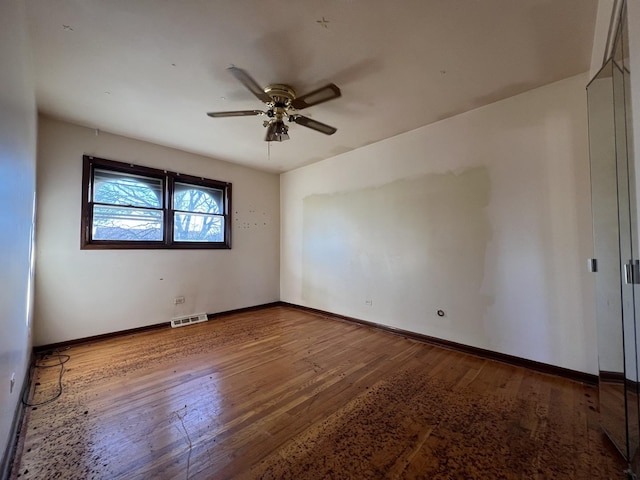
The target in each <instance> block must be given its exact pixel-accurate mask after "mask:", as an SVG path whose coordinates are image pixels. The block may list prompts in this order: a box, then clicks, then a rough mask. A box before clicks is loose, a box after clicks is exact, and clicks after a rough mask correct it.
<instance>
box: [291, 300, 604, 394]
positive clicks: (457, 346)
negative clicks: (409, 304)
mask: <svg viewBox="0 0 640 480" xmlns="http://www.w3.org/2000/svg"><path fill="white" fill-rule="evenodd" d="M280 304H281V305H283V306H288V307H292V308H297V309H300V310H304V311H307V312H310V313H315V314H318V315H322V316H325V317H330V318H335V319H338V320H344V321H347V322H351V323H357V324H359V325H364V326H367V327H371V328H375V329H377V330H383V331H385V332H388V333H393V334H395V335H400V336H403V337H406V338H411V339H412V340H418V341H420V342H424V343H428V344H431V345H437V346H439V347H444V348H448V349H451V350H456V351H459V352H463V353H468V354H470V355H475V356H476V357H481V358H486V359H489V360H495V361H498V362H502V363H507V364H509V365H514V366H516V367H524V368H528V369H529V370H534V371H536V372H541V373H546V374H549V375H555V376H558V377H563V378H568V379H569V380H573V381H576V382H581V383H586V384H588V385H597V384H598V376H597V375H593V374H590V373H585V372H579V371H577V370H571V369H568V368H563V367H558V366H556V365H550V364H548V363H542V362H537V361H535V360H529V359H526V358H521V357H516V356H514V355H508V354H506V353H500V352H494V351H492V350H486V349H484V348H478V347H472V346H470V345H465V344H462V343H457V342H452V341H450V340H443V339H441V338H437V337H431V336H429V335H423V334H421V333H416V332H412V331H410V330H403V329H401V328H395V327H390V326H388V325H382V324H380V323H375V322H369V321H367V320H361V319H359V318H353V317H348V316H345V315H339V314H336V313H331V312H326V311H324V310H318V309H317V308H311V307H305V306H302V305H296V304H294V303H287V302H280Z"/></svg>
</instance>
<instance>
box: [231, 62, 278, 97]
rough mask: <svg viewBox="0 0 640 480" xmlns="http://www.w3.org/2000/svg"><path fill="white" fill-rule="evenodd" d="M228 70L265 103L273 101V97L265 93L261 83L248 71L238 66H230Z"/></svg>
mask: <svg viewBox="0 0 640 480" xmlns="http://www.w3.org/2000/svg"><path fill="white" fill-rule="evenodd" d="M227 70H229V72H231V74H232V75H233V76H234V77H236V80H238V81H239V82H240V83H242V84H243V85H244V86H245V87H247V89H248V90H249V91H250V92H251V93H253V94H254V95H255V96H256V97H258V99H259V100H262V101H263V102H264V103H268V102H270V101H271V97H270V96H269V95H267V94H266V93H264V90H263V89H262V87H261V86H260V85H258V82H256V81H255V80H254V79H253V77H252V76H251V75H249V74H248V73H247V72H245V71H244V70H242V69H241V68H238V67H229V68H227Z"/></svg>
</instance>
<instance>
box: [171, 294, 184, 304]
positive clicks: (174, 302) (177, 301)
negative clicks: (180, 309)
mask: <svg viewBox="0 0 640 480" xmlns="http://www.w3.org/2000/svg"><path fill="white" fill-rule="evenodd" d="M181 303H184V297H183V296H182V295H181V296H179V297H176V298H174V299H173V304H174V305H180V304H181Z"/></svg>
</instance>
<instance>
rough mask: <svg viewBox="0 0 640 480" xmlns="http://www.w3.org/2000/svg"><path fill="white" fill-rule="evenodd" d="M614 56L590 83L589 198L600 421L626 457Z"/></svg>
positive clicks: (588, 91) (588, 93)
mask: <svg viewBox="0 0 640 480" xmlns="http://www.w3.org/2000/svg"><path fill="white" fill-rule="evenodd" d="M614 68H615V67H614V63H613V60H609V61H608V62H607V64H606V65H605V66H604V67H603V68H602V70H600V72H599V73H598V75H597V76H596V77H595V78H594V79H593V80H592V81H591V83H590V84H589V86H588V87H587V99H588V108H589V149H590V160H591V202H592V215H593V236H594V254H595V258H596V261H597V265H596V268H595V270H596V274H595V285H596V318H597V336H598V337H597V338H598V367H599V381H600V385H599V386H600V390H599V394H600V420H601V424H602V427H603V429H604V431H605V432H606V433H607V435H608V436H609V438H610V439H611V440H612V441H613V443H614V444H615V445H616V447H617V448H618V449H619V450H620V452H621V453H622V454H623V455H624V456H625V458H628V454H629V452H628V445H627V436H628V435H627V412H626V392H625V352H624V335H623V332H624V325H623V314H622V294H621V292H622V275H621V272H622V267H621V262H622V259H623V258H624V256H623V255H622V254H621V251H620V244H621V242H620V238H621V230H620V214H619V208H618V204H619V198H618V168H617V167H618V166H617V158H616V136H615V109H614V89H613V71H614Z"/></svg>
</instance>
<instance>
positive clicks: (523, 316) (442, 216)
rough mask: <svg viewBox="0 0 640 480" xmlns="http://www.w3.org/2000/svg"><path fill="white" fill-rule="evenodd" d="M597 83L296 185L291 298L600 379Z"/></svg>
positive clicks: (437, 130)
mask: <svg viewBox="0 0 640 480" xmlns="http://www.w3.org/2000/svg"><path fill="white" fill-rule="evenodd" d="M586 81H587V76H586V75H579V76H576V77H572V78H569V79H566V80H563V81H560V82H557V83H554V84H551V85H547V86H545V87H542V88H538V89H536V90H532V91H530V92H527V93H524V94H521V95H518V96H516V97H512V98H509V99H506V100H503V101H501V102H498V103H495V104H492V105H489V106H486V107H483V108H480V109H477V110H474V111H471V112H467V113H465V114H462V115H458V116H456V117H453V118H449V119H447V120H444V121H441V122H438V123H435V124H432V125H428V126H425V127H422V128H420V129H417V130H414V131H412V132H408V133H406V134H403V135H399V136H397V137H394V138H391V139H388V140H384V141H382V142H379V143H376V144H373V145H369V146H367V147H364V148H361V149H358V150H356V151H353V152H349V153H346V154H343V155H340V156H337V157H334V158H332V159H329V160H325V161H323V162H320V163H317V164H313V165H310V166H307V167H304V168H300V169H298V170H294V171H291V172H288V173H285V174H283V175H282V176H281V184H280V188H281V218H282V233H281V280H280V281H281V285H280V289H281V298H282V300H283V301H287V302H291V303H295V304H301V305H305V306H309V307H314V308H319V309H322V310H327V311H331V312H334V313H338V314H343V315H348V316H352V317H356V318H360V319H364V320H369V321H373V322H378V323H381V324H385V325H389V326H392V327H396V328H401V329H406V330H411V331H414V332H418V333H422V334H426V335H432V336H436V337H439V338H443V339H447V340H451V341H455V342H460V343H464V344H468V345H472V346H475V347H480V348H485V349H489V350H493V351H497V352H502V353H506V354H511V355H516V356H519V357H523V358H528V359H531V360H535V361H539V362H544V363H549V364H553V365H557V366H560V367H565V368H570V369H574V370H579V371H583V372H588V373H596V372H597V357H596V353H595V352H596V350H595V319H594V312H593V279H592V277H590V274H589V273H588V272H587V271H586V267H585V259H586V258H588V257H589V256H591V254H592V229H591V212H590V197H589V155H588V143H587V116H586V93H585V85H586ZM369 299H370V300H372V305H371V306H368V305H366V304H365V302H366V300H369ZM438 309H443V310H444V311H445V312H446V316H445V317H442V318H441V317H438V316H437V315H436V311H437V310H438Z"/></svg>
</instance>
